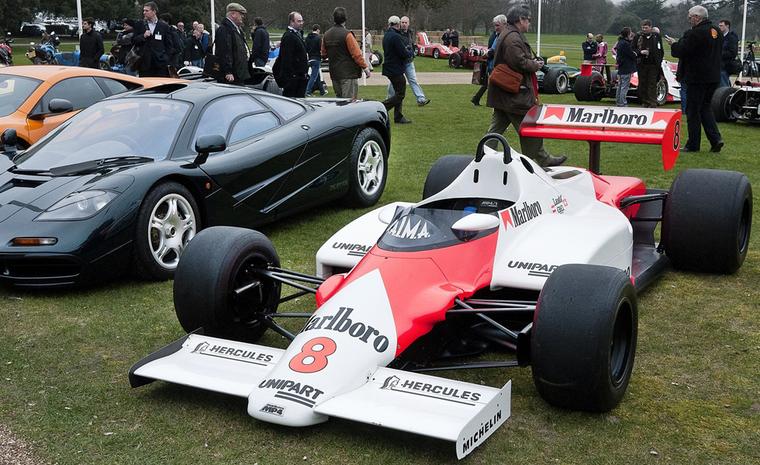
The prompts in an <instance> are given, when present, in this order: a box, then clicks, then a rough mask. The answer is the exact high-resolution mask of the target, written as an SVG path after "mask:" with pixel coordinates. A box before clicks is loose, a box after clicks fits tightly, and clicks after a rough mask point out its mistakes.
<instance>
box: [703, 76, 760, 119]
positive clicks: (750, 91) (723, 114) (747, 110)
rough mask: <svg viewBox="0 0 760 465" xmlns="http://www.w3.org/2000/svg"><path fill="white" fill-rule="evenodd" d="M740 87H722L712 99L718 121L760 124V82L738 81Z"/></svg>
mask: <svg viewBox="0 0 760 465" xmlns="http://www.w3.org/2000/svg"><path fill="white" fill-rule="evenodd" d="M737 84H738V85H739V87H720V88H718V89H716V90H715V93H714V94H713V97H712V102H711V105H712V110H713V114H714V115H715V120H716V121H744V122H747V123H760V82H756V81H745V82H739V81H737Z"/></svg>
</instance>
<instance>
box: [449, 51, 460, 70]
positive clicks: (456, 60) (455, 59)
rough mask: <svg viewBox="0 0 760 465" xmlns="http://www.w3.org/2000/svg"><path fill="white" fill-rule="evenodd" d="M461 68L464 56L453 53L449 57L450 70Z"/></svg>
mask: <svg viewBox="0 0 760 465" xmlns="http://www.w3.org/2000/svg"><path fill="white" fill-rule="evenodd" d="M460 66H462V55H460V54H459V53H452V54H451V56H450V57H449V68H459V67H460Z"/></svg>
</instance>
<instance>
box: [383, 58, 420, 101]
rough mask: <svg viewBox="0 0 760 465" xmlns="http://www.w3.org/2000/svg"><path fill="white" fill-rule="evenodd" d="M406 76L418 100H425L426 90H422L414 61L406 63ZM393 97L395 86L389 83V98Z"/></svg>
mask: <svg viewBox="0 0 760 465" xmlns="http://www.w3.org/2000/svg"><path fill="white" fill-rule="evenodd" d="M404 76H406V80H407V82H408V83H409V87H411V88H412V93H413V94H414V96H415V98H416V99H417V101H418V102H422V101H423V100H425V92H423V91H422V87H420V85H419V84H418V83H417V70H415V69H414V62H413V61H410V62H409V63H407V64H406V69H404ZM391 97H393V86H391V85H390V84H388V98H391Z"/></svg>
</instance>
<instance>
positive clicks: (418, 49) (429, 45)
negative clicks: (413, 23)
mask: <svg viewBox="0 0 760 465" xmlns="http://www.w3.org/2000/svg"><path fill="white" fill-rule="evenodd" d="M458 51H459V47H449V46H448V45H443V44H439V43H438V42H430V39H429V38H428V35H427V32H418V33H417V44H416V45H415V53H416V54H417V55H419V56H424V57H433V58H435V59H438V58H446V59H448V58H449V56H451V55H452V54H454V53H456V52H458Z"/></svg>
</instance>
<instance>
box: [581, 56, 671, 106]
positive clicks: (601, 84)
mask: <svg viewBox="0 0 760 465" xmlns="http://www.w3.org/2000/svg"><path fill="white" fill-rule="evenodd" d="M600 67H602V68H604V69H603V70H601V71H600V70H598V68H600ZM614 67H615V65H594V64H590V63H583V64H582V65H581V72H580V75H579V76H578V78H577V79H576V81H575V85H574V86H573V92H574V93H575V98H576V99H577V100H578V101H579V102H584V101H586V102H590V101H598V100H601V99H602V98H612V99H614V98H615V94H616V93H617V85H618V79H617V70H616V69H613V68H614ZM677 71H678V63H672V62H669V61H667V60H663V61H662V72H661V73H660V77H659V79H658V80H657V104H658V105H664V104H666V103H669V102H680V101H681V84H679V83H678V81H676V72H677ZM638 85H639V76H638V73H633V75H632V76H631V86H630V87H629V88H628V94H627V96H626V97H627V99H637V98H638Z"/></svg>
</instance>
